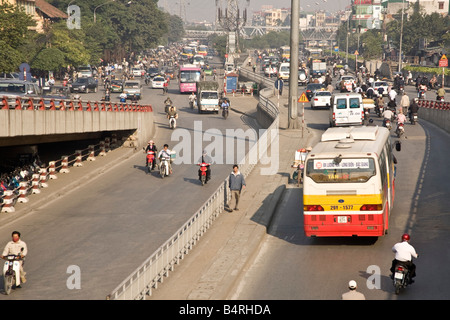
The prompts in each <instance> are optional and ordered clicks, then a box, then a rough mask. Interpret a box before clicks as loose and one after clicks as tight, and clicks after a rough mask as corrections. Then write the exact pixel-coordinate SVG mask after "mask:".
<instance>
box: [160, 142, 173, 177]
mask: <svg viewBox="0 0 450 320" xmlns="http://www.w3.org/2000/svg"><path fill="white" fill-rule="evenodd" d="M170 154H171V151H170V150H169V145H168V144H165V145H164V147H163V149H162V150H161V151H160V152H159V154H158V159H159V161H160V162H162V161H161V158H162V157H164V158H169V159H170V160H169V161H168V163H169V172H170V174H172V159H171V157H170Z"/></svg>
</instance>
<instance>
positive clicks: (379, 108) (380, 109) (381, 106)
mask: <svg viewBox="0 0 450 320" xmlns="http://www.w3.org/2000/svg"><path fill="white" fill-rule="evenodd" d="M383 112H384V106H383V105H380V106H378V108H377V114H378V117H379V118H381V115H382V114H383Z"/></svg>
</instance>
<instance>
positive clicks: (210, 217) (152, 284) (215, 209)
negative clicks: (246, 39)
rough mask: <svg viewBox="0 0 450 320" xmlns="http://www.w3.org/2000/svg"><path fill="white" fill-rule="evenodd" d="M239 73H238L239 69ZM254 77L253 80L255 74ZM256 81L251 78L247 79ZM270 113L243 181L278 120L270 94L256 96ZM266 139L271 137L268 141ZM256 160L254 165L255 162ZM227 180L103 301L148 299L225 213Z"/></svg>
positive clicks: (244, 161)
mask: <svg viewBox="0 0 450 320" xmlns="http://www.w3.org/2000/svg"><path fill="white" fill-rule="evenodd" d="M241 71H242V69H241ZM255 76H257V75H256V74H255ZM250 79H253V80H254V81H256V80H257V79H256V77H255V78H250ZM261 99H262V101H263V102H262V103H263V104H265V105H266V106H268V108H271V109H272V110H273V114H274V116H275V117H274V118H273V122H272V125H271V126H270V127H269V128H268V129H267V130H266V131H265V132H264V133H263V134H262V135H261V136H260V137H259V139H258V141H257V142H256V143H255V144H254V145H253V146H252V147H251V148H250V149H249V151H248V152H247V154H246V155H245V157H244V158H243V159H242V160H241V161H240V163H239V171H240V172H241V173H242V174H243V175H244V177H247V176H248V175H249V174H250V173H251V172H252V170H253V168H254V167H255V166H256V164H257V162H258V161H259V159H260V158H261V157H262V156H264V155H265V152H267V151H268V150H269V148H270V146H271V145H272V142H273V141H274V138H275V136H276V135H274V132H278V131H277V130H278V126H279V117H278V112H277V111H276V110H277V106H276V105H275V104H274V103H273V102H271V101H270V93H269V92H266V95H265V94H264V93H263V94H262V95H260V102H261ZM269 135H271V136H270V137H269ZM255 159H256V161H255ZM228 188H229V185H228V178H227V179H225V180H224V181H223V183H221V185H220V187H219V188H218V189H217V190H216V191H215V192H214V193H213V194H212V196H211V197H210V198H209V199H208V200H207V201H206V202H205V203H204V204H203V205H202V206H201V207H200V209H199V210H198V211H197V212H195V213H194V215H193V216H192V217H191V218H190V219H189V220H188V221H187V222H186V223H185V224H184V225H183V226H182V227H181V228H180V229H179V230H178V231H177V232H176V233H175V234H174V235H172V236H171V237H170V238H169V240H167V241H166V242H165V243H164V244H163V245H162V246H160V247H159V248H158V249H157V250H156V251H155V252H154V253H153V254H152V255H151V256H150V257H149V258H148V259H147V260H145V261H144V263H142V264H141V265H140V266H139V267H138V268H137V269H136V270H134V271H133V272H132V273H131V274H130V275H129V276H128V277H127V278H126V279H125V280H124V281H123V282H122V283H121V284H119V285H118V286H117V287H116V288H115V289H114V290H113V291H112V292H111V293H110V294H109V295H108V296H107V297H106V298H107V299H113V300H131V299H144V298H145V296H146V295H151V294H152V290H153V289H156V288H157V287H158V284H159V283H162V282H163V280H164V278H165V277H168V276H169V272H171V271H173V270H174V267H175V265H177V264H179V263H180V260H181V259H183V257H184V256H185V255H186V254H188V252H189V251H190V250H191V249H192V248H193V246H194V245H195V244H196V243H197V241H198V240H199V239H200V237H201V236H202V235H203V234H204V233H205V232H206V231H207V230H208V229H209V227H210V226H211V225H212V223H213V221H214V220H215V219H216V218H217V217H218V216H219V215H220V214H221V213H222V212H223V211H224V210H225V208H226V206H227V204H228V202H229V200H230V197H231V195H230V192H229V191H228V190H229V189H228Z"/></svg>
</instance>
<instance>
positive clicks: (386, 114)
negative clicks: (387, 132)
mask: <svg viewBox="0 0 450 320" xmlns="http://www.w3.org/2000/svg"><path fill="white" fill-rule="evenodd" d="M381 115H382V116H383V126H386V120H389V121H392V117H393V116H394V113H393V112H392V111H391V110H389V109H385V110H384V111H383V113H382V114H381Z"/></svg>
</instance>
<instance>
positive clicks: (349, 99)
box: [330, 93, 364, 127]
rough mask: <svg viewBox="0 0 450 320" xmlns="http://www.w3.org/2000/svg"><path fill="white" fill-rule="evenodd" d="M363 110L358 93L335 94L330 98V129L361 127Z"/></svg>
mask: <svg viewBox="0 0 450 320" xmlns="http://www.w3.org/2000/svg"><path fill="white" fill-rule="evenodd" d="M363 122H364V108H363V103H362V97H361V95H360V94H359V93H336V94H334V95H333V96H332V97H331V108H330V127H338V126H339V127H343V126H353V125H362V124H363Z"/></svg>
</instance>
